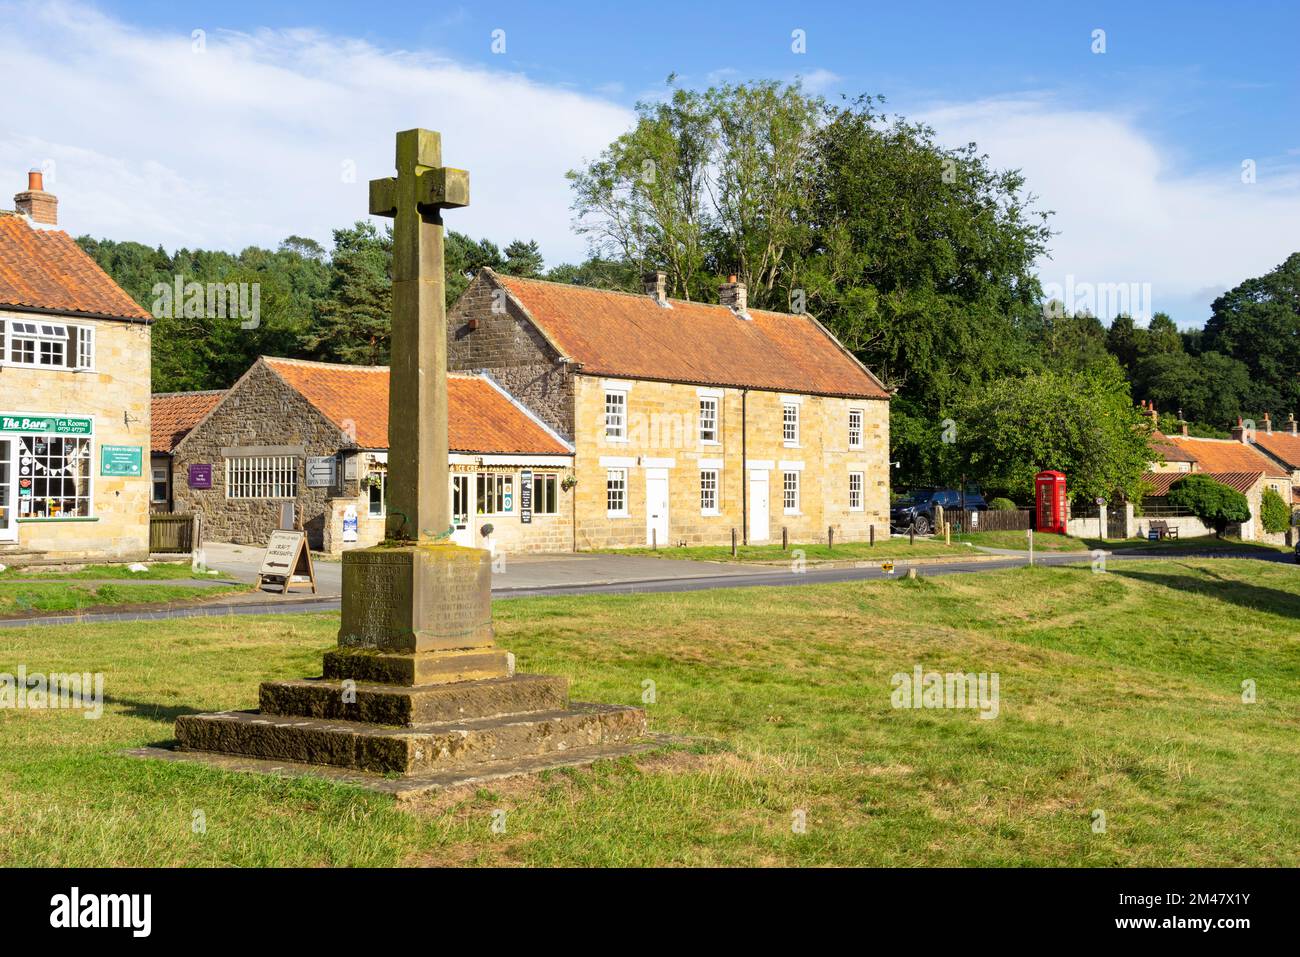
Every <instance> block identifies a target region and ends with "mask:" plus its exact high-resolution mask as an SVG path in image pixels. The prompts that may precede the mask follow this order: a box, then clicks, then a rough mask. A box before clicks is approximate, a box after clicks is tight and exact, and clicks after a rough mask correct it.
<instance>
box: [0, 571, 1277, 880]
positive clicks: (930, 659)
mask: <svg viewBox="0 0 1300 957" xmlns="http://www.w3.org/2000/svg"><path fill="white" fill-rule="evenodd" d="M1296 576H1297V570H1296V569H1295V567H1294V566H1291V565H1288V564H1282V563H1264V562H1257V561H1249V560H1237V559H1217V560H1194V561H1193V560H1188V561H1180V560H1169V561H1152V562H1143V563H1141V564H1137V563H1133V564H1127V563H1120V564H1119V565H1118V567H1116V566H1112V568H1111V570H1110V571H1109V572H1108V573H1106V574H1104V575H1098V574H1093V573H1092V571H1091V570H1090V568H1089V566H1088V565H1086V564H1084V565H1080V566H1071V567H1055V568H1050V567H1042V566H1040V567H1037V568H1032V569H1030V568H1017V569H1010V570H1006V571H998V572H991V573H988V574H982V575H978V576H974V575H972V576H957V577H945V578H937V579H924V578H923V579H921V580H919V581H915V582H908V581H881V582H855V583H849V584H838V585H825V586H803V587H798V588H760V589H737V590H717V591H706V592H693V593H679V594H658V595H602V596H584V597H570V598H546V599H517V600H512V601H498V602H496V603H495V607H494V611H495V614H496V620H497V625H498V632H499V638H500V642H501V644H502V645H503V646H504V647H507V648H509V649H511V650H512V651H514V652H515V653H516V654H517V655H518V656H519V663H520V667H521V669H522V670H525V671H533V672H545V673H552V674H562V675H567V676H569V677H570V678H571V680H572V683H573V689H572V690H573V694H574V697H575V699H577V700H587V701H608V702H625V703H636V702H639V701H640V700H641V697H642V693H643V682H645V681H646V680H647V679H649V680H651V681H653V682H654V685H655V691H656V701H655V703H653V704H651V705H649V712H650V720H651V727H652V728H653V729H654V730H657V731H662V732H674V733H677V734H681V735H690V736H698V737H700V738H707V739H712V740H714V741H716V742H718V744H717V745H716V746H714V747H704V746H700V747H694V748H678V749H668V750H665V751H664V752H662V753H660V754H658V755H655V756H649V757H645V756H643V757H640V758H637V759H635V760H631V759H628V760H623V761H617V762H605V763H602V764H600V765H598V766H596V767H595V768H593V769H581V770H574V771H567V772H553V773H549V774H546V775H542V776H539V777H536V778H525V779H520V780H516V781H512V782H501V783H499V784H497V785H494V786H493V787H491V788H490V789H481V790H464V791H459V792H449V793H445V794H442V795H437V796H433V797H429V798H426V799H422V800H420V801H417V802H414V804H413V805H412V806H410V807H402V806H398V805H394V804H393V803H392V802H391V800H390V799H387V798H383V797H380V796H377V795H373V794H370V793H369V792H364V791H361V790H357V789H354V788H351V787H346V786H342V785H336V784H331V783H326V782H322V781H319V780H302V779H299V780H288V779H278V778H272V777H264V776H258V775H245V774H234V773H226V772H221V771H216V770H213V769H210V768H207V767H203V766H197V765H190V764H177V763H166V762H152V761H143V760H139V759H132V758H128V757H125V756H123V755H122V754H121V753H120V751H121V749H123V748H126V747H133V746H138V745H143V744H151V743H161V742H167V741H169V740H170V739H171V738H172V724H173V722H174V720H175V717H176V716H177V715H178V714H183V713H187V712H194V711H211V710H218V709H225V708H250V707H254V706H255V705H256V695H257V685H258V682H259V681H262V680H264V679H267V678H273V677H296V676H301V675H309V674H318V673H319V667H320V653H321V651H323V650H324V649H326V648H328V647H329V646H330V645H331V644H332V643H333V641H334V632H335V629H336V628H337V626H338V618H337V616H335V615H314V616H274V617H266V618H230V619H218V620H213V619H194V620H181V621H173V622H168V623H167V624H166V626H165V627H148V628H142V627H140V626H139V625H138V624H112V625H95V626H82V625H72V626H64V627H58V628H32V629H23V630H15V631H6V632H0V671H9V672H13V671H14V670H15V669H16V668H17V666H18V665H20V664H25V665H26V666H27V669H28V671H29V672H30V671H37V670H40V671H45V672H53V671H78V672H81V671H86V670H90V671H102V672H104V674H105V697H106V700H105V703H104V715H103V717H102V719H101V720H98V721H88V720H85V719H84V718H83V717H82V715H81V714H79V713H78V712H75V711H43V712H42V711H21V712H20V711H0V779H3V781H4V785H5V786H4V788H3V790H2V791H0V863H2V864H6V865H242V866H259V865H289V866H293V865H308V866H312V865H446V864H470V865H492V864H529V865H654V864H679V865H709V864H714V865H722V864H737V865H855V864H881V865H1097V866H1110V865H1126V866H1136V865H1174V866H1184V865H1226V866H1241V865H1288V866H1296V865H1297V864H1300V850H1298V849H1297V844H1296V841H1295V831H1294V795H1293V782H1294V781H1295V779H1296V777H1297V774H1300V752H1297V750H1296V748H1295V746H1294V742H1295V740H1296V737H1297V733H1298V732H1300V720H1298V719H1297V713H1298V712H1297V705H1300V638H1298V637H1297V633H1296V620H1297V618H1298V617H1300V591H1298V589H1297V578H1296ZM918 664H919V665H921V666H923V667H924V668H925V669H926V670H927V671H929V670H933V671H939V672H944V671H963V672H997V673H998V674H999V675H1000V714H999V716H998V717H997V719H995V720H982V719H981V718H980V717H979V714H978V712H977V711H972V710H897V709H894V708H892V707H891V705H890V693H891V676H892V675H894V674H895V673H899V672H903V673H906V672H911V671H912V669H913V667H914V666H915V665H918ZM1248 679H1249V680H1251V681H1253V682H1255V686H1256V688H1257V691H1258V702H1257V703H1255V704H1245V703H1243V701H1242V682H1243V681H1246V680H1248ZM498 808H500V809H504V810H505V811H506V812H507V817H506V831H505V833H504V834H494V833H492V830H491V827H490V824H491V815H492V812H493V811H494V810H496V809H498ZM796 810H803V811H805V812H806V819H807V829H806V833H803V834H797V833H793V831H792V827H791V822H792V816H793V815H794V813H795V811H796ZM1096 810H1103V811H1104V812H1105V814H1106V821H1107V829H1106V831H1105V833H1094V832H1093V829H1092V816H1093V812H1094V811H1096ZM196 812H201V819H202V820H203V821H204V822H205V829H204V830H202V832H196V830H195V828H194V827H193V825H194V822H195V821H196V820H199V819H200V818H199V817H198V816H197V815H196Z"/></svg>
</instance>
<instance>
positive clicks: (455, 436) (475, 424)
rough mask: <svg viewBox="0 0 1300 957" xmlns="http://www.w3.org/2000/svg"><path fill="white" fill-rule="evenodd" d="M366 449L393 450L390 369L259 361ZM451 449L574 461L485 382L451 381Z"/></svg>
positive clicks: (560, 444) (542, 428) (469, 377)
mask: <svg viewBox="0 0 1300 957" xmlns="http://www.w3.org/2000/svg"><path fill="white" fill-rule="evenodd" d="M260 361H262V362H264V363H266V365H267V366H268V367H269V368H270V369H271V371H273V372H274V373H275V374H276V375H278V376H279V377H280V378H281V379H283V380H284V381H285V382H286V383H288V385H289V386H290V387H291V388H293V389H295V390H297V391H298V392H299V393H301V394H302V396H303V397H304V398H305V399H306V400H307V401H308V402H310V403H311V404H312V405H314V406H315V407H316V408H318V409H319V410H320V411H321V413H322V414H324V416H325V417H326V418H327V419H329V420H330V421H331V422H333V423H334V424H335V425H336V426H338V427H339V428H340V429H341V430H343V431H344V432H349V433H355V435H356V443H357V445H358V446H359V447H360V448H363V449H386V448H388V367H387V366H349V365H338V364H335V363H330V362H306V361H303V360H301V359H277V358H271V357H268V356H264V357H262V359H261V360H260ZM447 430H448V444H449V445H450V447H451V451H453V452H480V453H485V454H502V453H506V454H526V455H571V454H572V452H571V450H570V449H569V448H568V447H567V446H566V445H565V444H564V443H563V442H561V441H560V440H559V439H558V438H556V437H555V436H554V435H552V434H551V433H550V432H549V431H548V430H547V429H546V427H545V426H543V425H542V424H541V423H540V422H538V421H537V420H536V419H535V418H533V417H532V416H531V415H530V414H529V413H527V412H525V411H524V410H523V409H522V408H521V407H520V406H518V405H516V404H515V403H514V402H512V401H511V400H510V398H509V397H508V396H507V395H506V394H505V393H504V392H503V391H502V390H501V389H500V388H498V387H497V386H496V385H494V384H493V383H492V382H490V381H489V380H488V379H486V378H485V377H483V376H477V375H461V374H456V373H452V374H449V375H448V376H447Z"/></svg>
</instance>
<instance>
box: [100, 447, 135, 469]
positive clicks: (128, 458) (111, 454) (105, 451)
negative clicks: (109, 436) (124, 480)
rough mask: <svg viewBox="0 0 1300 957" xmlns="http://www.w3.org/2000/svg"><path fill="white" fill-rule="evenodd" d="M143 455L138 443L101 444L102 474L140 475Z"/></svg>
mask: <svg viewBox="0 0 1300 957" xmlns="http://www.w3.org/2000/svg"><path fill="white" fill-rule="evenodd" d="M142 458H143V455H142V453H141V448H140V446H138V445H101V446H100V447H99V474H100V475H139V474H141V466H142V464H143V463H142V461H141V459H142Z"/></svg>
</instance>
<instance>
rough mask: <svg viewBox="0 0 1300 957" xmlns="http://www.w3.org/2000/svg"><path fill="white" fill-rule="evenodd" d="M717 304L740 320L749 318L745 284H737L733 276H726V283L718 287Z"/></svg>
mask: <svg viewBox="0 0 1300 957" xmlns="http://www.w3.org/2000/svg"><path fill="white" fill-rule="evenodd" d="M718 302H720V303H721V304H722V305H724V306H726V307H727V308H728V309H730V310H731V311H732V312H734V313H735V314H736V315H738V316H740V317H741V318H742V319H748V318H749V311H748V308H747V306H748V303H747V302H746V298H745V284H744V283H743V282H737V281H736V277H735V276H728V277H727V281H726V282H724V283H723V284H722V285H721V286H719V287H718Z"/></svg>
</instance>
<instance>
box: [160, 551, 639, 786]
mask: <svg viewBox="0 0 1300 957" xmlns="http://www.w3.org/2000/svg"><path fill="white" fill-rule="evenodd" d="M490 571H491V570H490V567H489V565H488V559H487V553H486V552H484V551H481V550H479V549H467V548H460V547H458V546H454V545H449V544H435V545H419V546H410V547H402V548H374V549H362V550H358V551H356V552H349V553H347V554H346V555H345V556H344V559H343V592H344V600H343V616H342V626H341V627H340V629H339V647H338V648H337V649H336V650H334V651H330V652H327V653H326V655H325V667H324V677H322V678H311V679H299V680H290V681H267V682H264V683H263V684H262V687H261V691H260V695H259V699H260V700H259V704H260V707H261V710H260V711H223V712H220V713H217V714H192V715H182V716H181V717H179V718H177V719H176V738H177V741H178V743H179V746H180V750H181V751H182V752H189V753H194V754H206V755H209V756H211V757H212V758H213V759H214V760H215V759H217V758H218V756H220V757H221V758H228V759H233V760H243V761H252V762H271V763H272V767H279V766H280V765H283V764H286V763H287V764H292V765H295V766H298V765H301V766H326V767H330V768H333V769H338V770H339V771H340V772H343V773H347V774H350V775H351V774H360V775H372V776H373V775H396V776H399V777H401V778H408V779H414V778H419V779H420V780H421V781H438V780H441V781H449V780H452V779H456V778H461V779H465V778H467V777H472V776H473V775H474V774H475V773H477V771H478V770H482V771H483V773H487V774H492V773H507V772H509V773H520V772H519V771H518V769H520V768H529V767H534V768H537V769H540V768H542V767H547V766H559V765H560V764H585V763H589V762H590V761H594V760H597V759H599V758H600V757H604V756H607V755H609V754H611V753H612V752H611V749H618V748H623V747H636V748H639V747H640V746H641V745H642V744H644V743H645V742H644V738H645V735H646V715H645V711H644V710H643V709H641V708H634V707H627V706H622V705H602V704H574V703H570V701H569V688H568V681H567V680H566V679H564V678H555V677H548V676H545V675H517V674H515V662H514V656H513V655H511V654H510V653H509V652H507V651H505V650H503V649H501V648H498V647H496V646H495V643H494V641H493V634H492V617H491V603H490V594H489V587H490ZM624 753H627V752H624ZM492 769H496V770H495V771H493V770H492ZM511 769H514V770H511Z"/></svg>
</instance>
